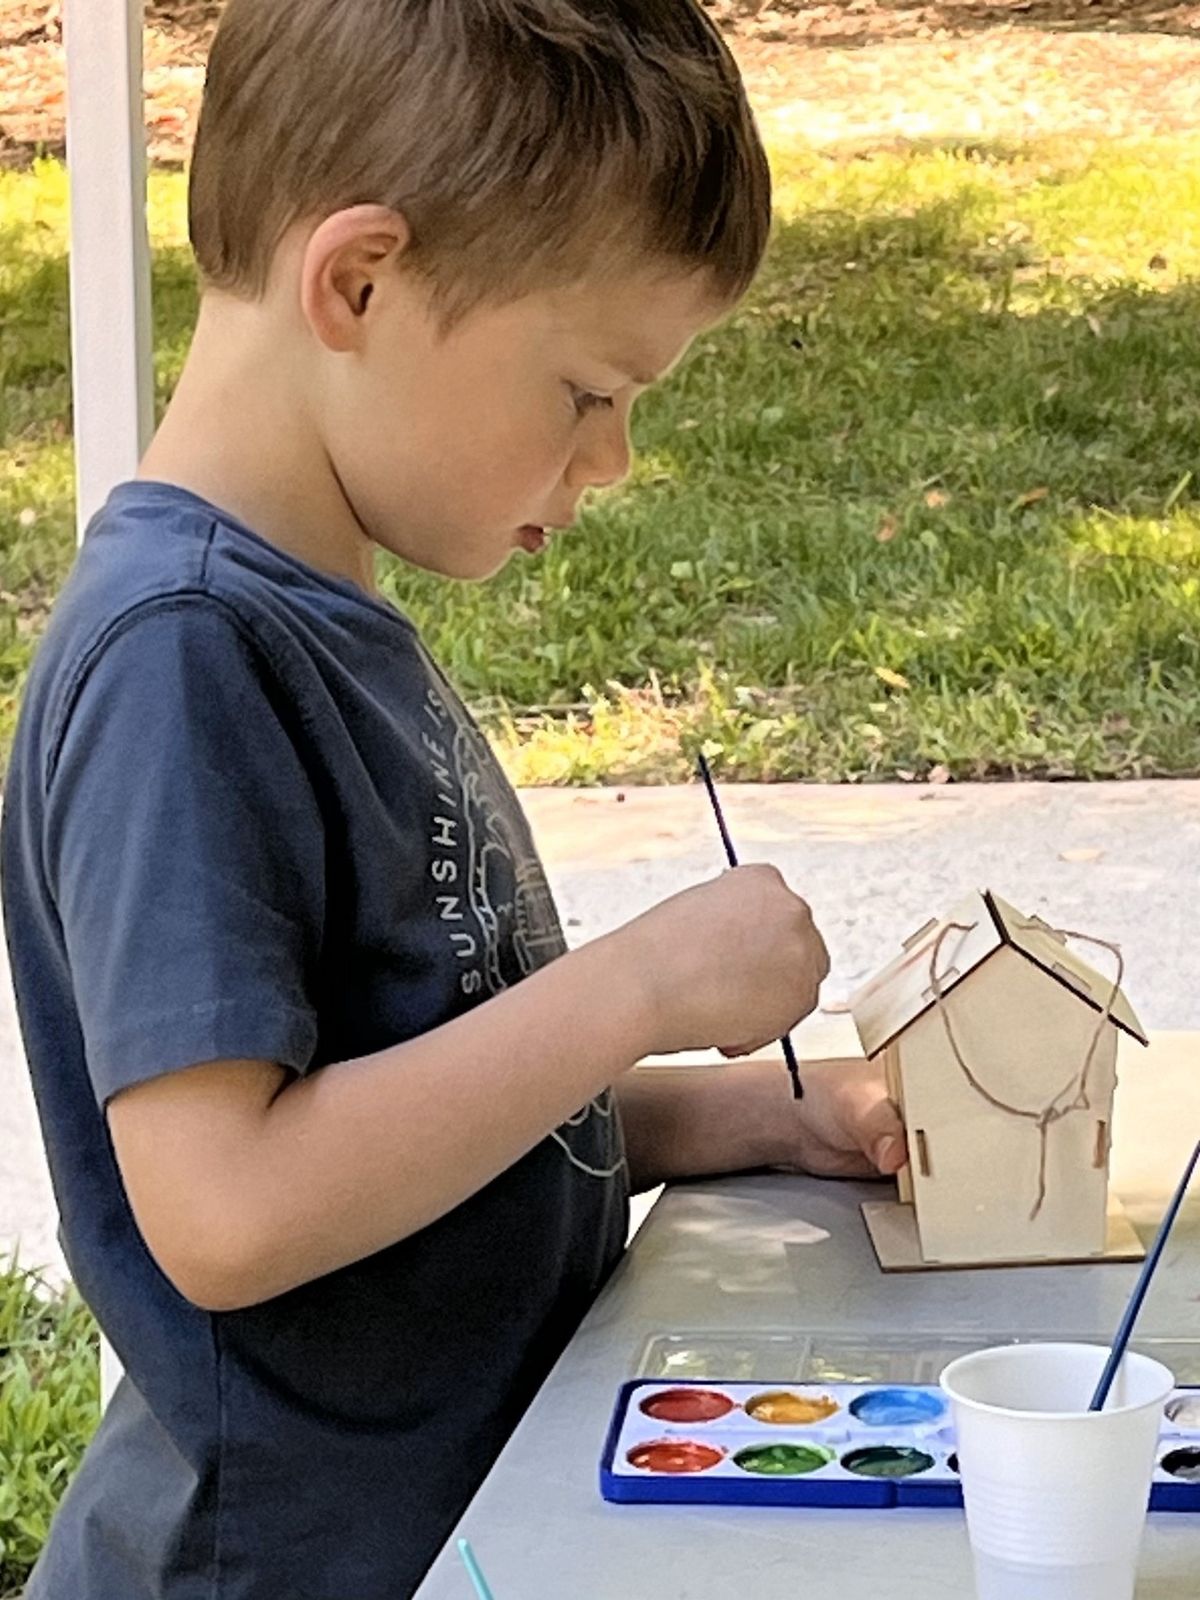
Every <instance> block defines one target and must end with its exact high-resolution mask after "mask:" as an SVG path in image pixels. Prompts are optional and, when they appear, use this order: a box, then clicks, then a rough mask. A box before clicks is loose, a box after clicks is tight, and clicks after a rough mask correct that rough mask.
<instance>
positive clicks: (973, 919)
mask: <svg viewBox="0 0 1200 1600" xmlns="http://www.w3.org/2000/svg"><path fill="white" fill-rule="evenodd" d="M939 940H940V946H939ZM1005 947H1007V948H1009V949H1011V950H1015V951H1016V952H1018V953H1019V954H1020V955H1022V956H1024V957H1025V959H1026V960H1028V961H1031V962H1032V963H1033V964H1034V966H1036V967H1038V968H1039V969H1040V970H1041V971H1042V972H1044V973H1045V974H1046V976H1047V978H1049V979H1051V980H1052V981H1053V982H1055V983H1060V984H1062V985H1063V986H1064V987H1066V988H1068V989H1070V990H1071V991H1072V993H1074V994H1075V995H1076V996H1077V997H1078V998H1079V1000H1080V1001H1081V1002H1082V1003H1083V1004H1084V1005H1086V1006H1088V1007H1090V1008H1091V1009H1092V1010H1093V1011H1101V1012H1102V1011H1103V1010H1104V1008H1105V1003H1106V1002H1107V1000H1108V997H1109V995H1110V993H1111V992H1112V982H1113V980H1112V976H1111V975H1110V976H1108V977H1105V976H1104V975H1103V974H1102V973H1099V972H1097V971H1096V970H1095V969H1094V968H1093V967H1091V966H1089V965H1088V963H1087V962H1086V961H1083V960H1082V959H1081V958H1080V957H1079V956H1078V955H1077V954H1076V953H1075V952H1074V951H1073V950H1072V949H1070V948H1069V946H1068V945H1067V944H1066V942H1065V940H1064V939H1063V937H1062V935H1061V934H1060V933H1058V932H1057V931H1056V930H1055V929H1054V928H1052V927H1051V926H1050V925H1049V923H1046V922H1044V921H1043V920H1042V919H1041V918H1040V917H1024V916H1022V915H1021V913H1020V912H1019V911H1017V910H1016V908H1015V907H1013V906H1011V905H1009V904H1008V902H1007V901H1005V900H1002V899H1000V897H999V896H998V895H994V894H992V892H991V891H990V890H986V889H985V890H981V891H978V890H977V891H975V892H974V893H972V894H970V895H969V896H967V897H966V898H965V899H964V900H962V901H960V902H959V904H957V905H956V906H955V907H954V908H953V909H952V910H951V911H950V912H949V913H947V915H946V916H944V917H942V918H940V919H939V918H936V917H935V918H933V919H932V920H930V921H929V922H927V923H925V925H924V926H923V927H920V928H918V929H917V930H916V932H915V933H913V934H911V935H910V936H909V938H907V939H906V940H905V941H904V945H903V947H902V949H901V952H900V954H899V955H898V956H897V957H896V959H895V960H894V961H892V962H890V963H889V964H888V965H887V966H886V967H884V968H883V969H882V970H881V971H879V972H877V973H876V974H875V975H874V977H872V978H869V979H868V980H867V982H866V983H864V984H863V985H862V987H861V988H859V989H858V990H856V991H855V993H854V994H853V995H851V997H850V1011H851V1013H852V1015H853V1017H854V1022H855V1026H856V1027H857V1029H858V1036H859V1039H860V1041H861V1042H862V1047H863V1050H864V1051H865V1052H866V1054H867V1056H868V1057H873V1056H876V1055H878V1054H879V1052H880V1051H881V1050H884V1049H886V1048H887V1046H888V1045H889V1044H891V1043H892V1042H893V1041H894V1040H896V1039H898V1038H899V1037H900V1035H901V1034H902V1033H905V1032H906V1031H907V1030H908V1029H909V1028H910V1027H911V1026H912V1025H913V1023H914V1022H916V1021H917V1019H918V1018H919V1017H922V1016H924V1015H925V1013H926V1012H927V1011H929V1010H930V1009H931V1007H932V1006H934V1005H935V1004H936V1001H937V996H936V993H935V987H934V984H933V981H932V978H933V972H932V962H933V957H934V952H935V951H937V978H938V984H939V986H940V988H941V992H942V995H943V997H945V996H948V995H949V994H951V993H952V992H953V991H954V990H955V989H956V988H958V986H959V985H960V984H962V983H965V982H967V980H968V979H969V978H970V976H971V974H972V973H973V972H976V971H978V969H979V968H980V967H981V966H982V965H983V963H984V962H985V961H987V960H988V959H989V958H990V957H991V956H993V955H995V953H996V951H997V950H1002V949H1004V948H1005ZM1109 1015H1110V1017H1111V1019H1112V1021H1113V1023H1114V1024H1115V1025H1116V1026H1117V1027H1118V1028H1120V1029H1122V1030H1123V1031H1124V1032H1125V1033H1127V1034H1129V1035H1130V1036H1131V1038H1134V1039H1137V1040H1138V1041H1139V1042H1140V1043H1141V1044H1146V1043H1148V1041H1147V1038H1146V1034H1145V1031H1144V1030H1143V1028H1142V1025H1141V1023H1140V1022H1139V1021H1138V1019H1137V1017H1136V1016H1135V1015H1134V1012H1133V1008H1132V1007H1131V1006H1130V1004H1129V1001H1128V1000H1127V999H1126V998H1125V995H1124V994H1123V993H1122V992H1121V991H1120V990H1118V991H1117V993H1116V995H1115V996H1114V998H1113V1002H1112V1006H1111V1007H1110V1010H1109Z"/></svg>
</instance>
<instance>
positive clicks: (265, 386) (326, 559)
mask: <svg viewBox="0 0 1200 1600" xmlns="http://www.w3.org/2000/svg"><path fill="white" fill-rule="evenodd" d="M289 334H290V335H291V336H290V337H289ZM296 349H297V339H296V335H295V332H294V330H288V329H283V328H280V327H279V326H278V325H277V324H276V322H275V320H274V318H272V317H270V316H268V314H267V313H266V311H265V310H264V308H263V307H262V306H261V305H257V304H250V303H248V302H245V301H240V300H236V299H234V298H232V297H231V296H228V295H218V294H213V293H206V294H205V296H204V298H203V300H202V302H201V307H200V316H199V319H198V321H197V324H196V331H195V334H194V336H193V339H192V345H191V349H190V351H189V353H188V357H187V361H186V363H185V365H184V370H183V373H182V375H181V377H180V380H179V383H178V386H177V387H176V390H175V394H174V396H173V398H172V400H171V403H170V405H169V407H168V408H167V413H166V415H165V417H164V418H163V421H162V423H161V425H160V426H159V429H158V431H157V433H156V434H155V436H154V438H153V440H152V441H151V444H150V447H149V449H148V450H147V451H146V454H145V456H144V457H143V458H142V462H141V465H140V467H139V469H138V476H139V477H140V478H146V479H153V480H154V481H156V482H160V483H173V484H177V485H179V487H180V488H183V489H189V490H191V491H192V493H194V494H198V495H201V496H202V497H203V498H204V499H205V500H209V501H211V502H212V504H213V505H215V506H218V507H220V508H221V509H222V510H224V511H228V512H229V513H230V514H231V515H232V516H235V517H237V518H238V520H239V521H240V522H244V523H245V524H246V526H247V527H249V528H251V529H253V531H254V532H255V533H257V534H259V535H260V536H261V537H262V538H264V539H267V540H269V541H270V542H271V543H272V544H275V545H278V546H279V548H280V549H282V550H286V551H287V552H288V553H289V554H291V555H294V556H297V557H298V558H299V559H300V560H302V561H306V562H307V563H308V564H309V565H310V566H313V567H316V568H318V569H319V570H321V571H324V572H329V573H332V574H334V575H335V576H337V577H341V578H348V579H350V580H351V582H353V583H357V584H359V585H360V586H361V587H362V588H363V589H365V590H367V591H368V592H373V591H374V588H375V578H374V569H375V561H374V557H375V546H374V545H373V543H372V542H371V539H370V538H369V536H368V535H367V533H366V531H365V529H364V528H363V527H362V525H361V523H360V522H359V521H358V520H357V518H356V517H355V515H354V512H353V510H352V508H351V507H350V505H349V504H348V502H347V500H346V497H345V495H344V494H343V492H342V489H341V486H340V484H339V483H338V480H337V475H336V474H335V472H334V471H333V468H332V466H331V464H330V462H329V459H328V456H327V455H326V452H325V450H324V448H323V446H322V443H321V438H320V434H319V432H318V430H317V429H316V428H315V426H314V425H313V420H312V418H311V416H310V415H309V413H308V409H307V407H306V404H305V398H304V397H305V387H304V382H303V374H302V372H301V371H300V370H299V362H298V360H297V359H296V357H295V355H294V352H295V351H296ZM289 350H291V351H292V352H293V356H292V358H291V359H290V360H289V356H288V351H289Z"/></svg>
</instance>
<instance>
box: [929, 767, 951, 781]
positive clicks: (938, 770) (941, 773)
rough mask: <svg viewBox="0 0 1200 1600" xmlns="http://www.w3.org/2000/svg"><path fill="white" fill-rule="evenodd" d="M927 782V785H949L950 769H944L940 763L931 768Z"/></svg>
mask: <svg viewBox="0 0 1200 1600" xmlns="http://www.w3.org/2000/svg"><path fill="white" fill-rule="evenodd" d="M925 781H926V783H949V782H950V768H949V767H943V766H942V764H941V762H939V763H938V764H937V766H936V767H930V769H929V776H928V777H927V778H926V780H925Z"/></svg>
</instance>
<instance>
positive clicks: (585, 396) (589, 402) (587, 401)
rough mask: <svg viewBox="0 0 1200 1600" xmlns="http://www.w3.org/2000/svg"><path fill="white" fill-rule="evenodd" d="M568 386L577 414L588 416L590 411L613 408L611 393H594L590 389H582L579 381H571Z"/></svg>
mask: <svg viewBox="0 0 1200 1600" xmlns="http://www.w3.org/2000/svg"><path fill="white" fill-rule="evenodd" d="M567 388H568V389H569V390H570V393H571V401H572V404H573V405H574V407H575V413H576V415H577V416H580V417H586V416H587V414H588V412H589V411H602V410H607V411H611V410H612V403H613V402H612V395H610V394H593V393H592V392H591V391H590V390H589V389H581V388H580V387H579V385H578V384H577V383H569V384H568V385H567Z"/></svg>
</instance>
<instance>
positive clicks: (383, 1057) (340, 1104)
mask: <svg viewBox="0 0 1200 1600" xmlns="http://www.w3.org/2000/svg"><path fill="white" fill-rule="evenodd" d="M618 986H620V988H621V989H622V990H623V997H622V1003H621V1004H619V1005H607V1006H598V1005H597V1004H596V996H597V995H599V994H605V993H612V992H614V990H615V989H616V988H617V987H618ZM581 1017H587V1019H588V1025H587V1026H586V1027H581V1026H580V1018H581ZM649 1031H650V1030H649V1029H648V1027H647V1016H646V1008H645V1005H644V1004H643V1001H642V997H641V996H639V995H638V994H637V992H636V991H635V990H633V989H631V987H630V975H629V971H628V966H627V963H625V962H624V961H623V960H622V958H621V954H620V951H619V949H618V948H617V947H616V945H615V942H614V940H613V938H612V937H611V936H610V937H609V938H608V939H604V940H598V941H596V942H595V943H594V944H590V945H587V946H585V947H584V948H583V949H581V950H578V951H576V952H574V953H573V954H572V955H570V956H567V957H564V958H562V959H561V960H559V961H556V962H554V963H552V964H551V965H550V966H548V967H545V968H543V969H542V971H541V972H538V973H535V974H534V975H533V976H532V977H530V978H528V979H526V980H525V981H524V982H522V983H520V984H518V985H516V986H515V987H514V988H512V989H510V990H508V991H506V992H505V993H504V994H502V995H500V996H498V997H497V998H496V999H495V1000H492V1001H490V1002H488V1003H487V1004H486V1005H483V1006H479V1007H476V1008H475V1009H474V1010H472V1011H469V1012H467V1013H466V1014H465V1015H464V1016H461V1017H459V1018H457V1019H455V1020H454V1021H453V1022H450V1023H447V1024H445V1025H443V1026H442V1027H440V1028H436V1029H434V1030H432V1031H431V1032H429V1033H427V1034H423V1035H421V1036H420V1037H419V1038H416V1039H413V1040H410V1041H408V1042H406V1043H404V1044H401V1045H397V1046H395V1047H393V1048H391V1049H388V1050H383V1051H380V1052H379V1053H378V1054H376V1055H372V1056H365V1057H362V1058H361V1059H359V1060H357V1061H350V1062H342V1063H339V1064H338V1065H337V1066H336V1067H335V1068H332V1069H326V1070H325V1071H322V1072H316V1073H313V1074H312V1075H311V1076H310V1077H307V1078H303V1079H300V1080H292V1081H289V1075H288V1074H286V1073H285V1072H284V1070H283V1069H282V1068H281V1067H279V1066H277V1065H275V1064H273V1063H268V1062H264V1061H222V1062H210V1063H208V1064H206V1065H203V1066H197V1067H193V1068H189V1069H187V1070H184V1071H181V1072H172V1073H168V1074H165V1075H163V1076H162V1077H159V1078H154V1079H152V1080H151V1081H150V1082H148V1083H143V1084H139V1085H137V1086H135V1087H134V1088H131V1089H127V1090H125V1091H123V1092H122V1093H120V1094H118V1095H116V1096H115V1097H114V1098H113V1099H112V1100H111V1101H110V1102H109V1106H108V1119H109V1127H110V1130H111V1134H112V1139H113V1146H114V1149H115V1151H116V1155H117V1160H118V1164H119V1166H120V1169H121V1173H122V1177H123V1179H124V1183H125V1187H126V1191H127V1193H128V1196H129V1200H130V1204H131V1206H132V1208H133V1212H134V1215H135V1217H136V1219H137V1221H138V1225H139V1227H140V1228H141V1231H142V1234H143V1236H144V1238H145V1239H146V1243H147V1245H148V1246H149V1249H150V1251H151V1253H152V1254H153V1255H154V1257H155V1259H156V1260H157V1261H158V1263H159V1265H160V1266H161V1267H162V1269H163V1271H164V1272H165V1273H166V1274H167V1276H168V1277H169V1278H170V1279H171V1280H172V1282H173V1283H174V1284H175V1286H176V1287H177V1288H178V1289H179V1290H180V1292H181V1293H182V1294H184V1295H185V1296H187V1298H188V1299H190V1300H193V1301H195V1302H196V1303H197V1304H200V1305H203V1306H206V1307H207V1308H209V1309H211V1310H231V1309H235V1308H237V1307H239V1306H244V1305H249V1304H253V1303H256V1302H258V1301H260V1300H266V1299H269V1298H270V1297H272V1296H273V1295H277V1294H280V1293H282V1292H283V1291H285V1290H287V1289H290V1288H294V1287H295V1286H296V1285H298V1284H300V1283H304V1282H307V1281H309V1280H311V1279H313V1278H316V1277H319V1276H322V1275H323V1274H325V1273H328V1272H332V1271H334V1270H335V1269H336V1268H338V1267H342V1266H345V1265H347V1264H349V1263H350V1262H352V1261H356V1260H359V1259H361V1258H363V1257H365V1256H368V1255H371V1254H373V1253H374V1252H375V1251H377V1250H381V1249H383V1248H384V1247H386V1246H387V1245H390V1244H394V1243H395V1242H396V1241H397V1240H398V1239H401V1238H404V1237H405V1236H407V1235H409V1234H412V1233H415V1232H416V1231H417V1230H418V1229H420V1228H423V1227H425V1226H427V1225H428V1224H429V1223H431V1222H433V1221H435V1220H436V1219H437V1218H438V1217H440V1216H442V1215H443V1214H444V1213H445V1212H447V1211H449V1210H451V1209H452V1208H453V1207H454V1206H456V1205H458V1204H459V1203H460V1202H462V1201H463V1200H465V1199H466V1198H467V1197H468V1196H469V1195H471V1194H473V1193H474V1192H475V1191H476V1190H478V1189H481V1188H482V1187H483V1186H484V1185H485V1184H487V1183H489V1182H490V1181H491V1180H492V1179H493V1178H495V1177H497V1176H498V1175H499V1173H501V1172H502V1171H504V1169H505V1168H507V1167H509V1166H511V1165H512V1164H513V1163H514V1162H516V1161H518V1160H519V1159H520V1158H521V1157H522V1156H523V1155H525V1154H526V1153H527V1152H528V1151H529V1150H530V1149H532V1148H533V1146H534V1145H535V1144H537V1143H538V1141H539V1140H540V1139H542V1138H544V1137H545V1135H546V1132H547V1131H548V1130H549V1129H550V1128H554V1127H557V1126H558V1125H559V1124H561V1123H563V1122H565V1121H566V1119H567V1118H568V1117H570V1116H571V1115H573V1114H574V1113H575V1112H576V1111H577V1110H578V1109H579V1107H580V1106H581V1105H586V1104H587V1102H588V1101H589V1100H591V1099H593V1098H594V1097H595V1096H597V1095H598V1094H600V1093H601V1092H602V1091H603V1090H604V1089H605V1088H606V1087H607V1086H608V1085H610V1084H611V1083H612V1082H613V1080H614V1079H615V1078H617V1077H618V1076H619V1075H620V1074H621V1073H623V1072H624V1071H626V1069H628V1068H629V1067H630V1066H631V1065H632V1064H633V1062H635V1061H636V1060H637V1059H638V1057H639V1056H640V1055H641V1054H643V1052H644V1049H645V1047H646V1046H645V1041H646V1039H647V1037H648V1035H649ZM518 1242H519V1241H518Z"/></svg>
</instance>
